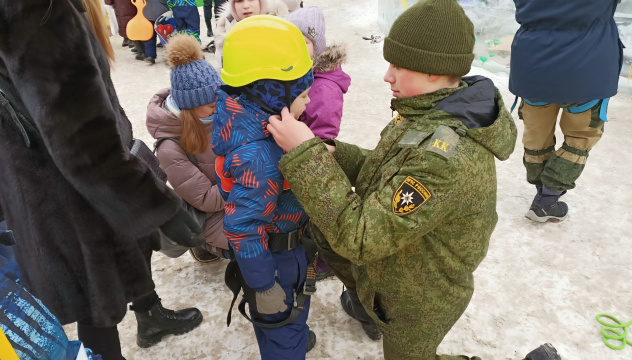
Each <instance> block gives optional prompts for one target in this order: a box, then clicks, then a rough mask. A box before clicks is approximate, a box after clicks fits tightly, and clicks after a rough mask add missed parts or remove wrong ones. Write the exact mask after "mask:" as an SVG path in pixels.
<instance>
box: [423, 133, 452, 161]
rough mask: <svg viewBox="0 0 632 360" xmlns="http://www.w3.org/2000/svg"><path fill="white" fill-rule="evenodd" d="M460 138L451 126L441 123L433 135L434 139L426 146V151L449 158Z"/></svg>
mask: <svg viewBox="0 0 632 360" xmlns="http://www.w3.org/2000/svg"><path fill="white" fill-rule="evenodd" d="M459 138H460V136H459V134H457V133H456V132H455V131H454V130H452V128H451V127H449V126H445V125H439V127H438V128H437V130H436V131H435V132H434V134H433V136H432V140H430V143H429V144H428V146H427V147H426V151H430V152H433V153H435V154H438V155H440V156H442V157H444V158H446V159H449V158H450V156H452V153H453V152H454V149H456V146H457V144H458V143H459Z"/></svg>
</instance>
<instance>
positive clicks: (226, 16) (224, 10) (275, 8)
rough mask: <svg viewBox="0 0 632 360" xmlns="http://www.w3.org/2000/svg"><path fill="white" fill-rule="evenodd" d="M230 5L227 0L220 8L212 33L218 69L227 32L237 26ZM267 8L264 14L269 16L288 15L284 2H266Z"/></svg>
mask: <svg viewBox="0 0 632 360" xmlns="http://www.w3.org/2000/svg"><path fill="white" fill-rule="evenodd" d="M232 4H233V1H232V0H229V1H226V2H225V3H224V4H223V5H222V6H221V9H220V14H219V19H218V20H217V26H216V27H215V32H214V33H213V34H214V37H215V60H216V61H217V64H218V66H219V68H220V69H221V68H222V67H223V61H222V55H223V53H224V38H225V37H226V33H227V32H228V30H230V29H231V28H232V27H233V26H234V25H235V24H237V20H236V19H235V17H234V15H233V14H232V13H231V5H232ZM267 8H268V11H267V12H266V14H269V15H276V16H280V17H282V18H284V17H286V16H288V15H289V14H290V11H289V9H288V6H287V4H286V2H285V1H284V0H267Z"/></svg>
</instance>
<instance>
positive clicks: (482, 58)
mask: <svg viewBox="0 0 632 360" xmlns="http://www.w3.org/2000/svg"><path fill="white" fill-rule="evenodd" d="M479 59H481V61H482V62H483V64H485V62H486V61H487V56H480V57H479Z"/></svg>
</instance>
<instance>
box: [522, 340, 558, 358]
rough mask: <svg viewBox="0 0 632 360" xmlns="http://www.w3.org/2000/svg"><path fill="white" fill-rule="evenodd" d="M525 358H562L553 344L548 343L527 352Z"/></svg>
mask: <svg viewBox="0 0 632 360" xmlns="http://www.w3.org/2000/svg"><path fill="white" fill-rule="evenodd" d="M524 360H562V357H560V355H558V353H557V350H556V349H555V348H554V347H553V345H551V344H549V343H546V344H544V345H540V347H539V348H537V349H535V350H533V351H531V352H530V353H529V354H527V357H525V358H524Z"/></svg>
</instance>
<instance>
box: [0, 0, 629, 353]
mask: <svg viewBox="0 0 632 360" xmlns="http://www.w3.org/2000/svg"><path fill="white" fill-rule="evenodd" d="M105 2H106V4H109V5H112V6H113V7H114V11H115V13H116V18H117V23H118V26H119V35H120V36H121V37H123V39H124V40H123V46H129V45H131V46H133V47H134V50H135V51H136V55H135V56H136V58H137V59H139V60H147V61H149V62H150V63H155V60H156V45H157V43H156V34H155V33H154V35H153V37H152V38H151V39H149V40H146V41H136V40H135V41H132V40H129V38H128V37H127V34H126V32H125V31H126V23H127V21H129V19H131V18H132V17H133V16H134V15H135V14H136V8H135V6H134V5H133V4H131V2H130V1H129V0H105ZM582 2H583V3H584V5H585V6H583V7H582V6H577V5H576V4H571V3H569V4H566V5H559V4H556V5H555V6H553V5H552V4H550V2H547V1H545V0H532V1H531V2H530V3H529V4H528V5H527V3H526V2H525V1H520V0H515V3H516V8H517V12H516V19H517V21H518V22H519V23H520V24H521V28H520V30H518V32H517V34H516V37H515V39H514V43H513V56H512V60H511V61H512V64H511V74H510V90H511V92H512V93H514V94H515V95H516V104H514V106H516V105H517V102H518V100H519V98H522V100H521V101H520V104H519V108H518V114H519V117H520V119H522V120H523V122H524V127H525V131H524V136H523V143H524V165H525V168H526V174H527V176H526V177H527V181H528V182H529V183H531V184H533V185H535V187H536V195H535V198H534V200H533V202H532V204H531V205H530V208H529V210H528V212H527V214H526V217H527V218H529V219H530V220H533V221H536V222H542V223H543V222H559V221H563V220H565V219H566V217H567V214H568V206H567V204H565V203H564V202H562V201H560V197H561V196H562V195H564V193H565V192H566V191H568V190H571V189H573V188H574V186H575V180H576V179H577V178H578V177H579V176H580V174H581V172H582V170H583V169H584V167H585V165H586V160H587V157H588V153H589V151H590V150H591V148H592V147H593V146H594V145H595V144H596V143H597V141H598V140H599V138H600V137H601V136H602V134H603V129H604V123H605V122H606V121H607V117H606V116H607V106H608V101H609V98H610V97H612V96H614V95H615V94H616V92H617V79H618V72H619V70H620V69H621V64H622V48H623V44H622V43H621V41H620V40H619V36H618V32H617V28H616V24H615V23H614V21H613V15H614V11H615V10H616V7H617V3H618V2H619V0H610V1H602V2H593V1H589V0H582ZM536 3H537V4H536ZM130 5H131V7H130ZM303 6H304V5H303V3H302V2H299V1H294V0H228V1H225V0H224V1H215V2H214V3H213V2H212V1H210V0H209V1H206V0H205V1H204V18H205V22H206V28H207V33H206V35H207V37H212V38H213V39H212V41H211V42H210V43H208V44H207V45H206V46H202V41H201V38H200V36H201V35H200V15H199V12H198V8H197V5H196V3H195V1H193V0H165V1H161V0H155V1H154V0H147V6H146V7H145V9H144V15H145V17H146V18H147V19H149V20H150V21H152V22H155V21H157V20H158V19H159V18H160V17H161V16H164V15H165V13H167V12H169V11H170V12H171V15H170V16H172V17H173V18H174V20H175V24H176V29H175V30H176V31H177V32H178V33H179V34H177V35H175V36H172V37H170V38H169V40H168V42H167V44H166V45H165V46H166V51H165V54H166V55H165V56H166V59H167V62H168V64H169V66H170V83H171V84H170V87H169V88H166V89H161V90H158V91H157V92H156V94H155V95H154V96H153V97H152V98H151V100H150V102H149V105H148V107H147V119H146V125H147V130H148V132H149V134H150V135H151V136H152V137H153V138H154V139H156V144H155V149H154V152H155V158H154V155H153V154H151V150H149V149H146V151H145V152H144V153H142V152H140V153H139V152H138V151H137V149H138V147H137V146H138V144H139V142H138V140H134V136H133V134H132V128H131V124H130V122H129V120H128V118H127V117H126V115H125V112H124V110H123V108H122V107H121V105H120V103H119V100H118V98H117V95H116V91H115V89H114V85H113V84H112V80H111V78H110V66H111V64H112V63H113V62H114V60H115V59H114V57H113V51H112V44H111V43H110V37H108V36H107V34H106V29H105V24H104V20H103V17H102V11H101V3H100V1H98V0H61V1H55V2H51V3H50V4H48V3H46V2H41V1H35V0H22V1H19V2H0V10H1V11H0V29H3V31H2V32H1V33H0V60H2V61H0V105H2V106H1V107H0V120H1V121H0V179H1V181H0V205H1V210H2V212H0V216H1V218H0V220H2V223H0V265H1V266H2V271H1V272H0V275H2V282H1V283H0V292H2V293H3V295H5V296H4V300H3V301H2V302H0V328H1V329H2V330H3V332H4V333H5V334H6V335H7V336H8V338H9V341H10V342H11V345H12V346H13V349H14V351H15V352H16V353H17V354H18V355H19V357H20V358H23V359H75V358H77V356H78V354H79V353H82V354H83V352H85V353H86V355H85V356H86V357H88V358H93V359H99V358H102V359H105V360H120V359H124V356H123V354H122V351H121V344H120V339H119V334H118V330H117V324H118V323H120V321H121V320H122V318H123V316H124V315H125V313H126V310H127V304H128V303H131V306H130V309H131V310H132V311H133V312H134V314H135V317H136V321H137V324H138V329H137V338H136V342H137V344H138V346H140V347H150V346H152V345H154V344H156V343H158V342H160V341H161V340H162V338H163V337H164V336H166V335H170V334H172V335H182V334H184V333H186V332H188V331H190V330H192V329H194V328H196V327H197V326H198V325H199V324H200V323H201V322H202V321H203V316H202V313H201V311H200V310H199V309H197V308H187V309H181V310H177V311H174V310H170V309H168V308H165V307H164V306H163V305H162V302H161V299H160V297H159V295H158V294H157V292H156V291H155V290H154V287H155V286H154V282H153V280H152V272H151V257H152V253H153V252H155V251H161V252H163V253H164V254H166V255H168V256H171V257H179V256H183V255H184V254H185V253H187V252H189V253H190V254H191V256H192V257H193V258H194V259H195V260H196V261H198V262H201V263H213V262H222V261H223V262H224V263H225V264H226V276H225V277H226V285H227V287H228V288H229V289H230V290H231V291H232V292H233V294H234V297H233V299H232V304H231V310H230V312H229V314H228V319H229V324H230V319H231V313H232V309H233V307H234V305H235V304H236V303H237V300H238V298H239V294H242V293H243V297H242V299H241V300H240V301H239V302H238V303H237V304H236V305H237V309H238V312H239V313H240V314H241V315H242V316H243V317H245V318H246V319H247V320H248V321H250V322H251V323H252V326H253V330H254V333H255V337H256V339H257V343H258V345H259V350H260V356H261V358H262V359H264V360H268V359H270V360H272V359H274V360H277V359H291V360H295V359H304V358H305V357H306V354H307V352H309V351H310V350H311V349H312V348H313V347H314V346H315V344H316V339H317V334H316V332H314V331H312V330H310V327H309V326H308V315H309V311H310V305H311V296H313V295H314V291H315V282H316V281H318V280H321V279H324V278H327V277H330V276H333V275H335V276H336V277H337V278H338V279H339V280H340V281H341V282H342V283H343V284H344V286H345V290H344V291H343V293H342V295H341V297H340V301H341V305H342V308H343V309H344V310H345V312H347V313H348V314H349V315H350V316H351V317H353V318H354V319H356V320H357V321H358V322H359V323H360V324H361V325H362V328H363V329H364V332H365V333H366V335H367V336H368V337H369V338H371V339H372V340H379V339H382V338H383V347H384V358H385V359H389V360H390V359H419V360H430V359H436V360H480V358H479V357H477V356H465V355H437V354H436V352H437V348H438V346H439V344H440V343H441V341H442V340H443V339H444V337H445V336H446V334H447V333H448V332H449V331H450V329H451V328H452V326H453V325H454V324H455V323H456V321H457V320H458V319H459V318H460V317H461V315H462V314H463V313H464V311H465V309H466V308H467V306H468V304H469V302H470V299H471V298H472V294H473V292H474V280H473V272H474V271H475V270H476V268H477V267H478V266H479V264H480V263H481V262H482V260H483V259H484V258H485V256H486V254H487V250H488V247H489V240H490V237H491V235H492V232H493V231H494V228H495V226H496V223H497V221H498V215H497V213H496V198H497V197H496V189H497V186H496V185H497V184H496V165H495V160H496V159H499V160H506V159H507V158H508V157H509V156H510V155H511V154H512V152H513V151H514V147H515V143H516V140H517V128H516V125H515V122H514V119H513V118H512V116H511V112H510V110H509V109H507V108H506V107H505V104H504V103H503V101H502V97H501V95H500V93H499V91H498V89H497V88H496V87H495V85H494V83H493V82H492V81H491V80H490V79H488V78H485V77H482V76H466V75H467V74H468V73H469V72H470V69H471V65H472V61H473V59H474V54H473V49H474V43H475V36H474V27H473V24H472V22H471V21H470V19H469V18H468V17H467V15H466V14H465V12H464V11H463V9H462V8H461V6H460V5H459V3H458V2H457V1H456V0H420V1H418V2H417V3H416V4H415V5H413V6H411V7H410V8H408V9H407V10H406V11H405V12H404V13H403V14H401V15H400V16H399V17H398V18H397V20H396V21H395V22H394V24H393V25H392V28H391V29H390V32H389V34H388V36H387V37H386V38H385V39H384V50H383V54H384V59H385V60H386V61H387V62H388V63H389V64H390V65H389V68H388V70H387V72H386V73H385V75H384V81H385V82H386V83H387V84H388V85H386V86H389V87H390V89H391V91H392V92H393V94H392V95H393V96H392V97H393V99H392V100H391V107H392V109H393V110H394V111H396V112H397V116H396V117H395V118H394V119H392V121H390V122H389V124H388V125H387V126H386V127H385V128H384V130H383V131H382V132H381V134H380V141H379V143H378V144H377V146H376V147H375V149H372V150H368V149H363V148H360V147H358V146H356V145H353V144H349V143H345V142H341V141H339V140H337V139H336V138H337V136H338V133H339V132H340V125H341V122H342V121H343V120H342V117H343V104H344V95H345V93H346V92H347V91H348V89H349V87H350V85H351V78H350V77H349V75H347V74H346V73H345V72H344V71H343V69H342V65H343V64H344V63H345V61H346V51H345V48H344V46H343V45H340V44H336V45H329V46H328V44H327V39H326V35H325V34H326V26H325V16H324V15H323V12H322V11H321V10H320V9H319V8H318V7H313V6H306V7H303ZM213 8H214V11H213ZM132 9H133V11H132ZM213 17H214V18H213ZM61 23H63V24H71V25H68V26H72V28H73V31H71V32H68V31H66V30H65V29H62V28H60V27H59V26H58V24H61ZM23 29H30V30H29V31H22V30H23ZM543 39H546V40H543ZM551 41H553V42H557V43H559V44H573V46H564V47H561V46H554V45H551ZM560 48H563V49H564V53H563V54H561V55H560V54H559V51H560V50H559V49H560ZM42 49H44V50H42ZM534 49H538V51H537V52H536V51H534ZM586 49H590V51H586ZM203 50H205V51H211V52H214V54H215V55H214V56H215V60H216V62H217V63H218V64H219V66H220V68H219V69H216V68H215V67H213V65H211V64H210V63H209V62H208V61H207V59H205V56H204V52H203ZM42 51H46V56H45V57H43V56H36V54H38V53H40V52H42ZM552 53H555V54H556V56H552V55H551V54H552ZM69 54H71V55H70V56H69ZM603 54H610V55H611V56H603ZM578 59H581V61H579V60H578ZM577 74H582V76H577ZM560 111H562V115H561V119H560V127H561V129H562V131H563V133H564V136H565V138H564V143H563V145H562V146H561V147H560V148H559V149H558V150H557V151H556V150H555V139H554V132H555V127H556V122H557V118H558V115H559V112H560ZM143 146H144V145H143ZM152 161H155V163H156V164H158V165H159V167H156V166H155V164H154V163H152ZM165 179H166V181H165ZM43 184H46V186H42V185H43ZM5 217H6V224H5V222H4V220H5ZM196 220H200V221H201V223H200V221H196ZM9 294H13V295H10V296H9ZM75 322H76V323H77V324H78V325H77V329H78V337H79V340H80V342H73V341H69V340H68V339H67V337H66V335H65V334H64V333H63V329H62V328H61V325H62V324H69V323H75ZM84 347H85V348H89V349H90V350H87V351H86V350H84ZM525 359H526V360H559V359H561V358H560V356H559V355H558V354H557V351H556V350H555V348H554V347H553V346H552V345H550V344H544V345H541V346H540V347H537V348H536V349H535V350H533V351H532V352H530V353H529V354H527V355H526V357H525Z"/></svg>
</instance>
